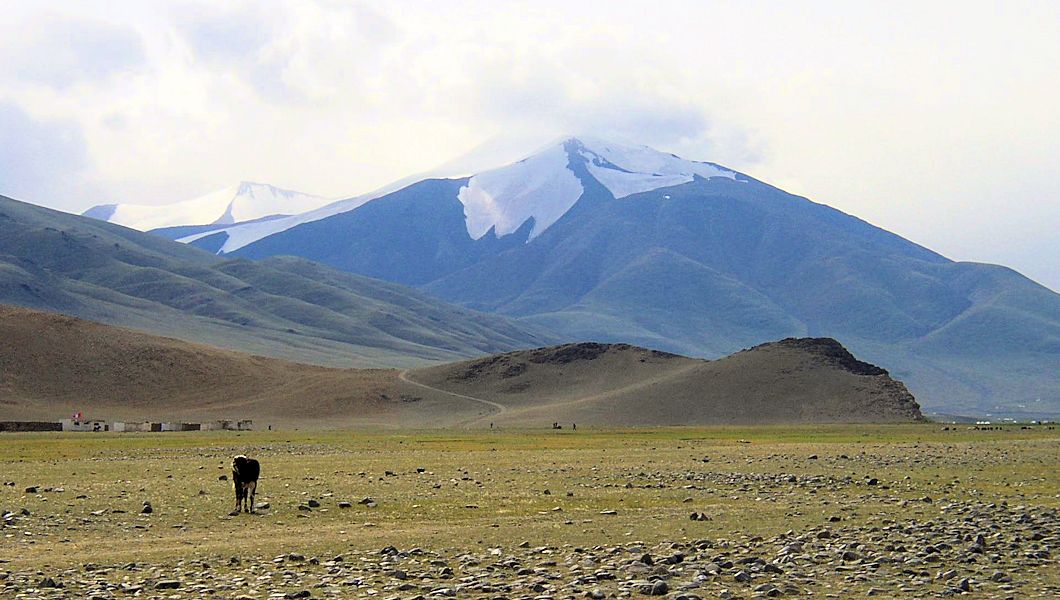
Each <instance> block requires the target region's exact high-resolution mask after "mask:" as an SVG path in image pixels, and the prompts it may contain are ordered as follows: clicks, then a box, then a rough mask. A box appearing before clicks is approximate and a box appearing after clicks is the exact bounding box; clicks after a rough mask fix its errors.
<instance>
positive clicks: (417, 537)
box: [0, 425, 1060, 578]
mask: <svg viewBox="0 0 1060 600" xmlns="http://www.w3.org/2000/svg"><path fill="white" fill-rule="evenodd" d="M743 441H746V442H749V443H742V442H743ZM241 452H243V453H247V454H249V455H251V456H255V457H257V458H259V459H260V460H261V462H262V465H263V477H262V481H261V485H260V488H259V501H263V500H264V501H268V502H269V503H270V505H271V508H270V509H269V510H266V511H262V512H261V513H260V514H258V515H253V516H248V515H241V516H238V517H230V516H228V514H227V511H228V510H230V509H231V505H232V503H233V499H232V492H231V488H230V484H229V483H228V482H226V481H219V480H218V477H219V476H220V475H224V474H228V472H229V468H228V461H229V458H230V457H231V456H232V455H233V454H235V453H241ZM813 454H816V455H818V457H819V458H818V459H816V460H814V459H810V458H809V457H810V455H813ZM844 456H845V458H844ZM1058 459H1060V432H1057V431H1055V430H1047V429H1045V428H1041V427H1039V428H1035V429H1031V430H1021V429H1019V428H1018V427H1017V428H1007V429H1006V430H1003V431H972V430H968V429H965V428H963V427H962V428H960V429H959V430H956V431H941V426H939V425H892V426H850V425H844V426H839V425H837V426H814V427H809V426H807V427H767V428H714V429H656V430H627V431H581V430H579V431H578V432H570V431H566V430H564V431H562V432H553V431H547V432H543V431H496V432H458V433H454V432H436V431H435V432H390V433H383V432H379V433H366V432H340V431H333V432H282V433H281V432H253V433H221V432H218V433H182V434H124V435H122V434H9V435H3V436H0V469H2V472H3V475H2V477H0V478H2V479H3V480H5V481H13V482H14V483H15V485H14V486H4V487H2V488H0V508H2V509H7V510H17V509H20V508H23V507H25V508H27V509H28V510H29V511H30V516H29V517H27V518H25V519H23V520H21V521H20V522H19V524H18V525H17V526H15V527H6V528H4V529H3V530H2V532H3V535H4V536H5V539H4V544H3V548H4V550H3V558H4V559H6V560H8V561H10V563H9V565H7V566H8V567H10V568H42V569H43V568H54V567H60V566H64V565H66V566H69V565H77V564H81V563H86V562H95V563H121V562H125V561H132V560H139V561H144V560H148V561H165V560H170V559H173V558H176V557H181V558H188V557H226V556H228V555H232V554H241V555H244V556H247V555H253V556H260V557H269V556H273V555H276V554H280V553H284V552H292V551H297V552H302V553H305V554H307V555H320V556H325V555H329V554H335V553H340V552H343V551H348V550H350V549H358V550H371V549H377V548H379V547H382V546H384V545H390V544H393V545H396V546H398V547H412V546H420V547H432V548H446V549H454V548H456V549H459V548H467V549H475V548H479V549H481V548H482V547H485V546H493V545H504V546H510V545H513V544H515V543H517V542H519V541H522V540H528V541H530V542H531V543H532V544H535V545H537V544H551V545H562V544H574V545H588V546H592V545H598V544H615V543H624V542H628V541H629V540H633V539H639V540H645V541H649V542H651V541H658V540H686V539H699V538H704V537H706V538H727V537H733V536H737V535H767V536H768V535H775V534H777V533H779V532H783V531H785V530H788V529H796V530H798V529H802V528H807V527H813V526H816V525H820V524H821V523H822V522H824V521H825V520H826V519H827V518H828V517H830V516H841V517H842V518H843V519H844V522H845V523H848V524H860V523H870V522H877V521H879V520H880V519H885V518H895V519H897V518H910V517H913V518H920V519H929V518H937V517H939V515H940V513H939V510H940V509H939V506H940V505H941V504H942V502H941V500H942V499H948V500H953V501H968V500H981V501H992V502H1002V501H1007V502H1010V503H1019V504H1027V505H1032V506H1038V507H1052V508H1055V507H1057V506H1058V505H1060V472H1058V470H1060V469H1058V464H1060V460H1058ZM704 460H706V461H707V462H704ZM417 469H422V470H423V472H419V473H418V472H417ZM387 471H389V472H391V473H392V475H387ZM781 473H797V474H798V475H799V476H809V475H820V476H822V477H826V478H831V480H834V481H835V483H834V485H828V486H825V487H822V488H820V489H819V490H817V491H815V492H810V489H809V488H801V487H797V486H784V485H777V484H775V483H774V482H773V480H772V479H768V478H767V479H764V480H761V481H759V480H756V477H758V476H773V475H777V474H781ZM689 474H692V475H698V476H699V477H701V478H702V477H706V479H701V480H699V481H698V483H699V484H700V485H699V486H698V488H699V489H695V490H689V489H685V484H686V483H687V481H688V480H687V477H688V476H689ZM731 474H739V477H738V478H737V479H735V480H733V481H726V480H725V478H724V476H726V475H731ZM869 476H871V477H876V478H878V479H879V480H880V482H881V486H875V487H867V486H866V485H865V483H864V478H865V477H869ZM846 477H849V478H850V479H849V480H848V481H847V482H844V478H846ZM627 484H628V486H627ZM31 485H39V486H41V491H40V492H39V493H25V492H24V490H25V488H26V487H27V486H31ZM59 487H61V488H63V491H61V492H55V491H51V492H49V491H45V488H59ZM546 490H548V492H549V493H546ZM568 493H569V494H568ZM924 495H931V496H934V497H935V498H937V499H939V500H940V501H938V502H936V503H934V504H923V503H919V504H916V505H915V507H913V508H908V507H903V506H902V504H901V502H900V501H901V500H903V499H909V500H913V499H916V498H919V497H922V496H924ZM81 496H84V497H81ZM365 497H371V498H373V499H375V501H376V502H377V503H378V504H377V506H375V507H374V508H369V507H367V506H364V505H359V504H357V501H358V500H361V499H362V498H365ZM310 498H313V499H316V500H318V501H319V502H320V503H321V506H320V507H319V508H316V509H314V510H312V511H302V510H299V509H298V505H299V504H301V503H303V502H304V501H306V500H308V499H310ZM688 498H691V501H686V499H688ZM143 500H150V501H151V503H152V504H153V506H154V509H155V512H154V513H153V514H151V515H141V514H139V509H140V506H141V503H142V501H143ZM340 500H348V501H352V502H354V505H353V507H352V508H346V509H341V508H338V506H337V502H338V501H340ZM118 510H120V511H125V512H115V511H118ZM605 510H615V511H617V513H618V514H617V515H602V514H600V513H601V511H605ZM692 510H697V511H701V512H706V513H707V514H709V515H710V516H711V517H712V520H711V521H707V522H695V523H693V522H690V521H689V520H688V519H687V515H688V513H689V512H690V511H692ZM99 511H103V512H99ZM1050 577H1053V578H1055V577H1056V575H1055V574H1053V575H1050Z"/></svg>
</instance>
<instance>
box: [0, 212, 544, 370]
mask: <svg viewBox="0 0 1060 600" xmlns="http://www.w3.org/2000/svg"><path fill="white" fill-rule="evenodd" d="M0 302H4V303H9V304H16V305H20V306H26V307H30V308H36V309H41V310H50V311H55V312H62V313H66V314H70V315H75V316H79V317H83V318H87V319H92V320H96V321H100V322H103V323H109V324H114V325H121V326H126V327H132V328H136V329H141V330H144V331H148V332H152V333H156V334H160V335H166V336H171V337H177V338H180V339H185V340H190V341H194V342H200V343H205V344H210V345H213V346H218V347H222V348H228V349H233V350H240V351H245V352H251V353H255V354H262V355H268V356H276V357H281V358H287V359H293V360H298V361H300V362H310V363H319V364H326V365H333V366H401V365H409V364H417V363H421V362H423V361H439V360H454V359H458V358H462V357H467V356H474V355H477V354H485V353H489V352H497V351H501V350H508V349H512V348H519V347H528V346H536V345H540V344H541V343H543V342H547V341H549V340H551V339H554V338H551V337H549V335H548V334H546V333H543V332H542V331H541V330H540V329H537V328H535V327H533V326H530V325H524V324H517V323H515V322H513V321H512V320H510V319H507V318H505V317H500V316H496V315H487V314H482V313H476V312H473V311H470V310H467V309H463V308H457V307H454V306H451V305H448V304H446V303H444V302H441V301H438V300H435V299H433V298H430V297H429V296H426V295H424V294H422V293H420V292H416V291H414V290H412V289H409V288H406V287H403V286H400V285H397V284H392V283H386V282H381V281H375V280H371V279H368V278H365V277H361V276H356V275H349V274H345V273H338V272H335V271H332V270H330V269H327V268H324V267H321V266H319V265H315V264H312V263H309V262H308V261H305V260H300V259H288V258H276V259H270V260H268V261H263V262H261V263H255V262H250V261H247V260H245V259H237V260H224V259H220V258H218V257H216V256H213V255H211V254H209V253H207V252H204V251H201V250H199V249H196V248H192V247H189V246H185V245H183V244H178V243H175V242H171V241H168V240H163V239H161V238H158V237H156V236H152V235H148V234H144V233H140V232H137V231H133V230H130V229H126V228H123V227H120V226H116V225H111V224H108V223H104V222H101V221H96V220H93V219H88V218H84V217H78V216H74V215H69V214H65V213H61V212H57V211H52V210H48V209H44V208H41V207H37V206H33V205H29V204H25V203H21V202H17V201H15V200H11V199H9V198H3V197H0Z"/></svg>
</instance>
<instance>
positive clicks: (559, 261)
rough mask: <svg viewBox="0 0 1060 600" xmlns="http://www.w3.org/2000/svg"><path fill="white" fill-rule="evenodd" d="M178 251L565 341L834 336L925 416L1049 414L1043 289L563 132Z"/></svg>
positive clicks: (1049, 337) (764, 193) (774, 192)
mask: <svg viewBox="0 0 1060 600" xmlns="http://www.w3.org/2000/svg"><path fill="white" fill-rule="evenodd" d="M183 239H184V241H186V242H188V243H189V244H191V245H193V246H197V247H199V248H203V249H206V250H209V251H211V252H220V253H224V254H230V255H235V256H240V257H246V258H251V259H263V258H267V257H271V256H283V255H296V256H301V257H304V258H308V259H310V260H314V261H317V262H321V263H325V264H327V265H329V266H332V267H336V268H339V269H342V270H346V271H349V272H353V273H357V274H361V275H367V276H370V277H376V278H379V279H386V280H389V281H394V282H397V283H403V284H408V285H414V286H419V287H421V288H422V289H424V290H425V291H427V292H429V293H431V294H433V295H435V296H437V297H440V298H443V299H445V300H448V301H451V302H455V303H458V304H461V305H463V306H466V307H469V308H473V309H476V310H482V311H488V312H495V313H501V314H504V315H507V316H512V317H516V318H519V319H521V320H522V321H524V322H526V323H530V324H533V325H536V326H540V327H543V328H546V329H550V330H552V331H555V332H558V333H559V334H560V335H562V336H564V337H566V338H568V339H571V340H586V339H592V340H598V341H615V342H628V343H635V344H639V345H644V346H650V347H655V348H660V349H664V350H671V351H675V352H679V353H683V354H690V355H699V356H706V357H711V356H720V355H725V354H729V353H731V352H733V351H735V350H739V349H740V348H746V347H750V346H753V345H755V344H758V343H761V342H764V341H768V340H775V339H778V338H783V337H787V336H807V335H812V336H827V337H834V338H837V339H840V340H842V342H843V344H844V345H846V346H847V347H849V348H851V349H852V350H853V351H854V352H855V353H857V354H859V355H864V356H865V357H867V358H868V359H869V360H871V361H872V362H875V363H877V364H881V365H884V366H886V367H887V368H888V369H891V370H893V371H895V372H896V373H897V374H898V375H899V376H900V377H901V379H902V380H903V381H905V382H906V383H907V384H908V385H909V386H910V388H911V389H912V391H913V392H914V394H916V396H917V398H918V399H920V400H921V402H922V404H923V405H924V406H926V407H927V408H929V409H933V410H950V411H955V412H960V411H964V410H968V411H974V412H980V413H981V412H984V411H990V412H995V413H996V412H998V411H997V409H995V408H994V407H995V406H998V405H1002V406H1006V405H1007V406H1008V408H1009V410H1010V411H1016V412H1018V410H1020V409H1019V408H1017V407H1018V403H1019V401H1020V400H1017V399H1022V400H1025V401H1027V402H1032V403H1034V405H1035V407H1036V410H1037V411H1038V412H1037V414H1038V415H1041V414H1044V413H1048V412H1049V411H1054V412H1056V413H1057V415H1060V395H1058V392H1057V390H1060V376H1058V375H1057V374H1056V372H1055V369H1054V368H1051V367H1050V365H1055V364H1056V357H1057V355H1058V354H1060V342H1057V340H1060V296H1058V295H1057V294H1055V293H1053V292H1051V291H1049V290H1048V289H1046V288H1044V287H1042V286H1039V285H1037V284H1035V283H1034V282H1032V281H1030V280H1028V279H1026V278H1025V277H1023V276H1021V275H1019V274H1018V273H1015V272H1013V271H1011V270H1008V269H1005V268H1003V267H997V266H993V265H981V264H971V263H956V262H953V261H951V260H949V259H947V258H945V257H943V256H940V255H939V254H937V253H935V252H932V251H931V250H929V249H927V248H924V247H922V246H918V245H917V244H914V243H912V242H910V241H908V240H905V239H903V238H901V237H899V236H897V235H894V234H892V233H890V232H888V231H884V230H882V229H880V228H878V227H874V226H872V225H870V224H868V223H866V222H864V221H862V220H860V219H857V218H856V217H853V216H850V215H847V214H844V213H842V212H840V211H837V210H834V209H832V208H829V207H827V206H824V205H821V204H816V203H814V202H811V201H809V200H807V199H805V198H801V197H798V196H793V195H791V194H788V193H786V192H784V191H783V190H780V189H777V188H775V187H772V186H770V185H767V184H765V183H762V182H760V181H757V180H755V179H753V178H751V177H748V176H746V175H743V174H740V173H737V172H735V171H733V170H731V169H727V168H725V167H721V166H718V165H716V164H712V163H706V162H697V161H691V160H685V159H682V158H679V157H677V156H674V155H672V154H667V153H664V152H658V151H656V150H653V149H651V148H648V147H645V146H634V145H626V144H616V143H612V142H608V141H604V140H600V139H595V138H587V137H568V138H564V139H561V140H558V141H556V142H554V143H551V144H549V145H547V146H545V147H543V148H542V149H540V150H539V151H537V152H534V153H532V154H530V155H529V156H527V157H525V158H523V159H522V160H518V161H515V162H512V163H510V164H507V165H504V166H501V167H494V168H489V169H485V170H481V171H472V172H471V173H470V174H469V173H468V172H467V171H464V172H462V173H460V174H459V176H456V177H429V178H423V177H417V178H412V181H409V180H406V181H402V182H399V183H397V184H394V185H392V186H388V188H385V189H382V190H379V191H377V192H374V193H371V194H366V195H363V196H359V197H356V198H351V199H348V200H342V201H339V202H336V203H333V204H330V205H327V206H323V207H321V208H318V209H316V210H313V211H309V212H306V213H302V214H299V215H295V216H291V217H285V218H279V219H272V220H267V221H259V222H254V223H244V224H235V225H228V226H224V225H220V226H217V227H215V228H212V229H211V230H210V231H198V232H195V233H194V235H192V233H191V232H189V233H187V234H185V237H184V238H183ZM997 323H1004V324H1005V325H1004V327H998V326H997V325H996V324H997ZM825 393H826V392H825ZM1003 398H1004V399H1012V400H1011V401H1008V400H1001V399H1003ZM1038 398H1041V399H1042V400H1041V401H1037V399H1038ZM1010 414H1015V412H1010Z"/></svg>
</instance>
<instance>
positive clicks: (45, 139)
mask: <svg viewBox="0 0 1060 600" xmlns="http://www.w3.org/2000/svg"><path fill="white" fill-rule="evenodd" d="M0 14H3V15H4V17H3V19H0V194H5V195H8V196H13V197H16V198H19V199H23V200H27V201H31V202H35V203H37V204H43V205H46V206H51V207H55V208H60V209H63V210H69V211H77V212H80V211H82V210H84V209H85V208H88V207H89V206H91V205H93V204H98V203H113V202H133V203H141V204H161V203H165V202H172V201H176V200H181V199H186V198H190V197H195V196H199V195H202V194H204V193H206V192H209V191H212V190H215V189H219V188H222V187H225V186H227V185H230V184H233V183H235V182H238V181H241V180H253V181H263V182H268V183H272V184H275V185H278V186H281V187H286V188H290V189H296V190H299V191H304V192H309V193H314V194H321V195H328V196H335V197H343V196H349V195H353V194H355V193H358V192H362V191H366V190H368V189H371V188H374V187H378V186H380V185H383V184H386V183H388V182H390V181H392V180H394V179H398V178H401V177H404V176H407V175H410V174H413V173H417V172H422V171H427V170H430V169H431V168H433V167H435V166H437V165H439V164H441V163H445V162H447V161H449V160H451V159H453V158H454V157H457V156H460V155H462V154H464V153H466V152H469V151H471V150H472V149H474V148H475V147H477V146H479V145H481V144H483V143H498V141H500V142H502V143H503V142H504V141H506V140H514V141H516V142H518V144H526V146H527V150H531V149H533V147H534V145H535V144H537V143H539V142H540V140H543V139H548V138H551V137H555V136H558V135H560V134H565V133H591V134H595V135H597V136H600V137H605V138H608V137H610V138H614V139H617V140H620V141H632V142H638V143H644V144H648V145H650V146H653V147H656V148H658V149H660V150H667V151H671V152H674V153H677V154H679V155H681V156H684V157H686V158H693V159H699V160H710V161H713V162H718V163H721V164H723V165H726V166H729V167H732V168H735V169H737V170H741V171H744V172H746V173H748V174H750V175H753V176H755V177H757V178H759V179H762V180H765V181H767V182H770V183H773V184H775V185H777V186H779V187H781V188H784V189H786V190H788V191H791V192H794V193H798V194H801V195H805V196H807V197H809V198H811V199H813V200H816V201H818V202H823V203H825V204H829V205H832V206H834V207H836V208H839V209H841V210H844V211H846V212H848V213H852V214H854V215H857V216H859V217H861V218H863V219H865V220H867V221H869V222H871V223H874V224H876V225H879V226H882V227H884V228H886V229H889V230H891V231H894V232H896V233H899V234H901V235H903V236H905V237H907V238H909V239H911V240H913V241H915V242H918V243H920V244H923V245H925V246H928V247H930V248H932V249H934V250H937V251H939V252H941V253H943V254H945V255H947V256H949V257H950V258H953V259H956V260H973V261H981V262H992V263H1000V264H1005V265H1008V266H1011V267H1013V268H1016V269H1017V270H1019V271H1021V272H1022V273H1024V274H1026V275H1028V276H1030V277H1031V278H1033V279H1035V280H1037V281H1039V282H1041V283H1044V284H1046V285H1048V286H1050V287H1051V288H1053V289H1054V290H1058V289H1060V110H1058V107H1060V76H1058V73H1060V2H1056V1H1055V0H1046V1H1042V2H1019V1H1006V2H985V3H980V2H972V1H961V2H956V1H951V2H929V1H924V0H920V1H916V2H851V1H849V0H845V1H838V2H752V1H734V2H709V1H705V0H698V1H689V2H666V1H663V0H652V1H648V2H621V3H616V2H603V1H592V0H586V1H582V2H570V1H563V2H550V1H544V0H534V1H531V2H515V1H505V2H485V1H466V2H461V1H433V2H423V1H420V2H405V1H400V0H387V1H385V2H371V1H367V2H354V1H350V2H338V1H334V2H332V1H328V0H320V1H308V0H306V1H295V0H289V1H283V0H276V1H269V2H265V1H260V2H219V1H216V0H215V1H210V2H150V1H144V0H136V1H130V2H123V1H120V0H119V1H116V0H107V1H105V2H93V1H90V0H79V1H77V2H73V1H66V2H48V1H42V0H35V1H34V2H25V1H22V0H12V1H9V0H0ZM509 145H511V144H509Z"/></svg>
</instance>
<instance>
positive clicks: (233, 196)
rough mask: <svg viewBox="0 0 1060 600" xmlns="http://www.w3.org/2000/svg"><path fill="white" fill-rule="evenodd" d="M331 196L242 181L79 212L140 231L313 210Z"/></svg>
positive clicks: (229, 222) (244, 219)
mask: <svg viewBox="0 0 1060 600" xmlns="http://www.w3.org/2000/svg"><path fill="white" fill-rule="evenodd" d="M330 202H332V200H331V199H328V198H323V197H320V196H313V195H311V194H303V193H302V192H293V191H291V190H284V189H280V188H278V187H274V186H271V185H268V184H265V183H254V182H249V181H244V182H241V183H238V184H236V185H233V186H229V187H226V188H224V189H221V190H217V191H216V192H211V193H209V194H206V195H205V196H200V197H198V198H194V199H192V200H185V201H182V202H175V203H172V204H164V205H159V206H149V205H143V204H101V205H99V206H93V207H92V208H90V209H88V210H86V211H85V212H84V213H83V215H84V216H86V217H92V218H95V219H99V220H102V221H109V222H111V223H117V224H119V225H124V226H126V227H131V228H133V229H139V230H140V231H150V230H152V229H162V228H167V227H181V226H192V225H230V224H233V223H239V222H243V221H254V220H259V219H267V218H270V217H276V216H281V215H293V214H299V213H304V212H306V211H309V210H313V209H315V208H318V207H320V206H323V205H325V204H328V203H330Z"/></svg>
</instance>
